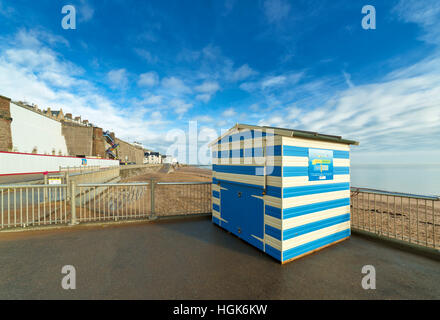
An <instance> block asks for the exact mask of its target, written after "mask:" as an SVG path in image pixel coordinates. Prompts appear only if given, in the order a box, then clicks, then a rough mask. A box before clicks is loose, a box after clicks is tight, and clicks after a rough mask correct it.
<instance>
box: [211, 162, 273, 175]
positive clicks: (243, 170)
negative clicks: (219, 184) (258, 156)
mask: <svg viewBox="0 0 440 320" xmlns="http://www.w3.org/2000/svg"><path fill="white" fill-rule="evenodd" d="M212 170H213V171H216V172H222V173H232V174H244V175H252V176H261V177H262V176H263V172H264V166H240V165H236V166H234V165H218V164H214V165H213V166H212ZM257 173H258V174H257ZM266 174H267V175H268V176H275V177H280V176H281V167H272V166H267V167H266Z"/></svg>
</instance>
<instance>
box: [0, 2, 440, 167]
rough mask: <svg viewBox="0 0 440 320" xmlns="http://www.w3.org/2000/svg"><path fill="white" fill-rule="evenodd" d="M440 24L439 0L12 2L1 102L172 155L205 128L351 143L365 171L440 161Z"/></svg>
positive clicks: (0, 31)
mask: <svg viewBox="0 0 440 320" xmlns="http://www.w3.org/2000/svg"><path fill="white" fill-rule="evenodd" d="M66 4H71V5H74V6H75V8H76V11H77V19H76V20H77V21H76V24H77V25H76V27H77V28H76V30H64V29H63V28H62V27H61V19H62V18H63V15H62V14H61V8H62V7H63V6H64V5H66ZM367 4H369V5H374V6H375V8H376V18H377V22H376V27H377V28H376V30H364V29H363V28H362V26H361V21H362V18H363V16H364V15H363V14H362V13H361V9H362V7H363V6H364V5H367ZM439 22H440V2H439V1H435V0H428V1H421V0H402V1H398V0H396V1H392V0H388V1H348V0H345V1H335V0H332V1H324V0H319V1H318V0H317V1H314V0H307V1H305V0H304V1H286V0H259V1H255V0H252V1H250V0H249V1H247V0H235V1H234V0H225V1H207V0H203V1H195V0H191V1H186V0H176V1H140V0H133V1H122V0H106V1H103V0H99V1H98V0H97V1H93V0H72V1H55V0H39V1H23V0H14V1H8V0H0V94H1V95H5V96H8V97H11V98H13V99H15V100H26V101H28V102H31V103H36V104H37V105H39V107H40V108H46V107H48V106H50V107H51V108H52V109H57V108H63V110H64V111H65V112H72V113H73V114H74V115H82V117H83V119H89V120H90V121H91V122H93V123H94V124H95V125H98V126H101V127H103V128H104V129H109V130H112V131H115V132H116V134H117V135H118V136H120V137H122V138H124V139H126V140H129V141H133V140H137V141H141V142H143V143H144V145H145V146H146V147H149V148H152V149H156V150H159V151H161V152H166V151H167V149H168V146H169V145H170V144H172V143H173V141H172V140H171V138H172V134H170V130H173V129H174V130H176V129H179V130H184V131H187V130H188V129H187V128H188V121H191V120H192V121H194V120H196V121H198V125H199V129H200V130H203V129H204V128H205V129H207V130H208V129H210V130H211V131H207V132H210V135H211V137H212V136H213V135H214V136H215V135H217V134H220V132H221V129H228V128H230V127H231V126H233V125H234V124H235V123H237V122H239V123H248V124H261V125H273V126H281V127H288V128H296V129H303V130H311V131H319V132H322V133H327V134H337V135H342V136H344V137H346V138H352V139H355V140H359V141H360V142H361V146H359V147H355V148H354V152H353V161H354V162H355V163H365V162H366V163H394V162H398V163H411V162H424V163H439V160H438V158H439V157H440V151H439V150H440V142H439V141H440V139H439V137H440V57H439V53H440V52H439V44H440V28H438V25H439ZM208 136H209V135H208ZM206 139H207V140H209V139H210V137H207V138H206ZM202 142H203V141H202Z"/></svg>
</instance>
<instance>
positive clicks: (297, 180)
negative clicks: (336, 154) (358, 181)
mask: <svg viewBox="0 0 440 320" xmlns="http://www.w3.org/2000/svg"><path fill="white" fill-rule="evenodd" d="M342 182H350V175H349V174H345V175H344V174H341V175H339V174H337V175H334V176H333V180H323V181H309V177H308V176H304V177H283V188H289V187H302V186H311V185H321V184H329V183H342Z"/></svg>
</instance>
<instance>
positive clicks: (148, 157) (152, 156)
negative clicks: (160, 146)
mask: <svg viewBox="0 0 440 320" xmlns="http://www.w3.org/2000/svg"><path fill="white" fill-rule="evenodd" d="M160 163H162V155H161V154H160V153H159V152H154V151H146V152H144V164H160Z"/></svg>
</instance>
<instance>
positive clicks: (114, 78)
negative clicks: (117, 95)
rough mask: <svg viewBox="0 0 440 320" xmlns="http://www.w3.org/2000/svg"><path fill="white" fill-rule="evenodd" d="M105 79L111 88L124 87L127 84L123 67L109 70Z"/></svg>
mask: <svg viewBox="0 0 440 320" xmlns="http://www.w3.org/2000/svg"><path fill="white" fill-rule="evenodd" d="M107 81H108V82H109V84H110V86H111V87H112V88H113V89H116V88H121V89H125V88H126V87H127V86H128V75H127V70H125V69H123V68H122V69H115V70H110V71H109V72H108V73H107Z"/></svg>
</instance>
